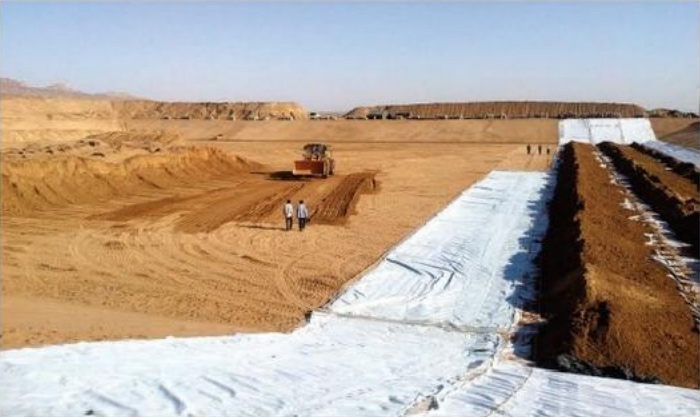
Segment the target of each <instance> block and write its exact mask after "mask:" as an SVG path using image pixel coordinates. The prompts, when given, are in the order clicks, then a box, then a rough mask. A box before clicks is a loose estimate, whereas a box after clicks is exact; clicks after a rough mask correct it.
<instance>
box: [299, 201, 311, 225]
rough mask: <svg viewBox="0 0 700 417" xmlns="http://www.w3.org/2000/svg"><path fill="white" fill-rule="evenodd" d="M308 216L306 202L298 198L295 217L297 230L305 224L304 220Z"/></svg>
mask: <svg viewBox="0 0 700 417" xmlns="http://www.w3.org/2000/svg"><path fill="white" fill-rule="evenodd" d="M308 218H309V211H308V210H307V209H306V204H304V200H299V205H298V206H297V219H298V220H299V231H300V232H301V231H303V230H304V227H305V226H306V221H307V220H308Z"/></svg>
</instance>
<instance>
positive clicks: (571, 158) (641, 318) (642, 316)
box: [535, 144, 700, 387]
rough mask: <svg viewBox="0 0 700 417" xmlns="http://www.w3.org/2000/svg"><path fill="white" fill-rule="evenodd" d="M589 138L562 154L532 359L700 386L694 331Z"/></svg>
mask: <svg viewBox="0 0 700 417" xmlns="http://www.w3.org/2000/svg"><path fill="white" fill-rule="evenodd" d="M593 150H594V148H593V147H592V146H590V145H583V144H568V145H566V146H565V147H564V148H563V150H562V152H561V157H562V161H561V162H562V163H561V165H560V168H559V173H558V181H557V187H556V190H555V195H554V198H553V200H552V203H551V205H550V208H549V210H550V213H549V217H550V221H551V223H550V228H549V230H548V232H547V235H546V237H545V239H544V242H543V249H542V252H541V255H540V257H539V260H538V261H539V265H540V268H541V271H542V281H541V297H542V298H541V304H540V306H541V309H542V313H543V315H544V316H545V317H546V319H547V322H546V324H545V325H544V326H543V327H542V329H541V331H540V333H539V334H538V336H537V338H536V343H535V357H536V360H537V361H538V362H539V363H540V364H541V365H544V366H552V367H555V366H556V365H557V358H558V357H560V355H572V356H573V357H575V358H577V359H580V360H583V361H586V362H588V363H591V364H593V365H595V366H598V367H607V366H615V367H625V368H627V369H629V370H630V371H631V372H632V373H633V374H635V375H637V376H640V377H656V378H658V379H660V380H661V381H663V382H664V383H668V384H673V385H680V386H686V387H697V386H698V379H697V375H698V365H699V362H698V349H699V347H700V346H699V344H698V331H697V327H696V326H695V323H694V320H693V316H692V314H691V312H690V310H689V309H688V307H687V306H686V305H685V303H684V301H683V299H682V298H681V296H680V295H679V294H678V292H677V290H676V288H675V285H674V282H673V281H672V280H671V279H670V278H668V277H667V273H666V271H665V270H664V268H663V267H662V266H661V265H660V264H658V263H657V262H655V261H654V260H652V258H651V255H652V251H653V248H652V247H650V246H647V245H646V244H645V243H646V242H645V236H644V233H645V232H647V231H648V229H647V226H645V225H644V224H643V223H640V222H637V221H634V220H631V219H630V217H631V216H632V215H633V214H634V213H632V212H630V211H629V210H628V209H625V208H624V207H623V202H624V200H625V196H624V194H623V193H622V192H621V188H620V187H619V186H618V185H616V184H614V183H611V182H610V176H609V172H608V171H607V170H606V169H605V167H604V166H601V163H600V161H598V160H597V159H596V158H595V155H594V154H593Z"/></svg>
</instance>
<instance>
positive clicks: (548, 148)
mask: <svg viewBox="0 0 700 417" xmlns="http://www.w3.org/2000/svg"><path fill="white" fill-rule="evenodd" d="M547 155H549V146H547Z"/></svg>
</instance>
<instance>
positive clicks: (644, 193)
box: [598, 142, 700, 256]
mask: <svg viewBox="0 0 700 417" xmlns="http://www.w3.org/2000/svg"><path fill="white" fill-rule="evenodd" d="M598 146H599V148H600V150H601V151H603V153H605V155H607V156H608V157H609V158H610V159H611V160H612V162H613V164H614V165H615V169H616V170H617V171H619V172H620V173H621V174H623V175H624V176H626V177H627V180H628V181H629V183H630V185H631V187H632V191H633V192H634V193H635V194H636V195H637V196H638V197H639V198H641V199H642V200H643V201H644V202H645V203H647V204H649V205H650V206H651V209H652V210H654V211H655V212H657V213H659V215H660V216H661V218H662V219H663V220H665V221H666V222H668V224H669V226H670V227H671V229H672V230H673V232H674V233H675V235H676V237H677V238H678V239H680V240H682V241H683V242H686V243H688V244H690V245H691V246H692V253H693V254H696V256H697V253H698V250H700V245H699V241H698V240H699V237H700V196H699V195H698V194H699V193H698V189H697V185H696V184H693V183H692V182H691V181H689V180H688V179H686V178H683V177H680V176H678V175H676V174H674V173H673V172H669V171H666V169H665V167H664V166H663V165H661V164H659V163H658V162H656V161H655V160H654V159H653V158H651V157H649V156H647V155H644V154H643V153H641V152H639V151H637V150H635V149H633V148H629V147H621V146H617V145H614V144H612V143H608V142H606V143H601V144H600V145H598Z"/></svg>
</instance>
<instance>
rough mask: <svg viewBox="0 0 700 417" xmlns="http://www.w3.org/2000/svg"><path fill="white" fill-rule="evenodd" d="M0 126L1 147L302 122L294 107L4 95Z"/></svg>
mask: <svg viewBox="0 0 700 417" xmlns="http://www.w3.org/2000/svg"><path fill="white" fill-rule="evenodd" d="M0 108H1V109H0V116H1V117H2V119H0V124H1V128H2V143H3V145H4V146H7V145H14V144H18V143H19V144H22V143H33V142H39V143H43V144H46V143H54V142H60V141H71V140H78V139H83V138H85V137H86V136H89V135H94V134H99V133H104V132H114V131H124V130H126V122H127V121H129V120H132V119H137V120H161V119H183V120H207V121H211V120H226V121H229V120H268V119H270V120H275V119H278V120H302V119H307V118H308V113H307V111H306V110H304V108H302V107H301V106H300V105H298V104H296V103H168V102H158V101H148V100H116V99H105V98H95V97H41V96H38V97H33V96H3V97H2V100H0Z"/></svg>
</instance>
